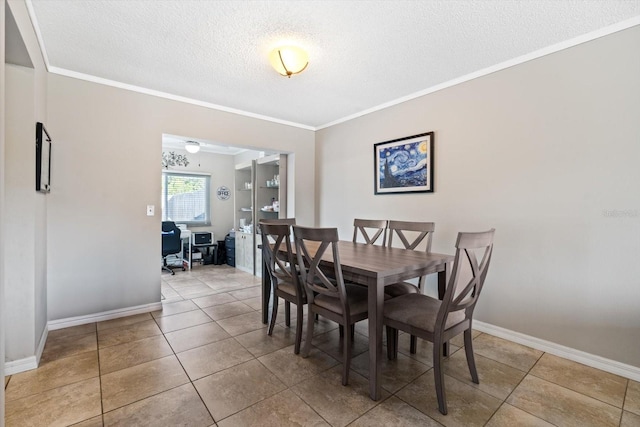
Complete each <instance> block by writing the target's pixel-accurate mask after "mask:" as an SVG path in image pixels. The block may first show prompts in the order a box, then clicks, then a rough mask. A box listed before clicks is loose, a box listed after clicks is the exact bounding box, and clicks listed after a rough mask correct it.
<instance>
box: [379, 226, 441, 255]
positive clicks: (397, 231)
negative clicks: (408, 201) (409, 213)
mask: <svg viewBox="0 0 640 427" xmlns="http://www.w3.org/2000/svg"><path fill="white" fill-rule="evenodd" d="M387 228H388V229H389V241H388V246H389V247H391V246H392V245H393V237H394V235H396V236H398V238H399V239H400V241H401V242H402V244H403V245H404V248H405V249H411V250H415V249H416V248H417V247H418V245H419V244H420V243H422V242H423V241H424V240H425V238H426V248H425V250H426V251H427V252H431V239H432V236H433V232H434V231H435V229H436V226H435V223H433V222H413V221H389V225H388V227H387ZM407 231H410V232H417V233H419V234H418V235H417V236H412V237H413V238H412V239H411V240H409V237H408V235H407V234H405V232H407Z"/></svg>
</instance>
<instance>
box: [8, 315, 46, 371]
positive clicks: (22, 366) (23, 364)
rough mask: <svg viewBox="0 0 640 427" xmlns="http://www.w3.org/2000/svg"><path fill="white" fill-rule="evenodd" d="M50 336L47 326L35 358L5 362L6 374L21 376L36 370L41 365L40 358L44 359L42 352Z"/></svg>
mask: <svg viewBox="0 0 640 427" xmlns="http://www.w3.org/2000/svg"><path fill="white" fill-rule="evenodd" d="M48 335H49V329H48V328H47V325H45V326H44V330H43V331H42V335H41V336H40V342H39V343H38V348H36V354H35V355H33V356H29V357H25V358H23V359H19V360H12V361H11V362H5V364H4V374H5V375H15V374H19V373H20V372H25V371H30V370H32V369H36V368H37V367H38V365H39V364H40V358H41V357H42V352H43V351H44V345H45V343H46V342H47V336H48Z"/></svg>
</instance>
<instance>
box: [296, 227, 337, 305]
mask: <svg viewBox="0 0 640 427" xmlns="http://www.w3.org/2000/svg"><path fill="white" fill-rule="evenodd" d="M293 234H294V240H295V244H296V256H297V259H298V265H299V266H301V267H300V270H301V272H300V275H301V277H302V282H303V283H304V286H305V287H306V290H307V298H308V302H309V304H312V303H313V296H314V292H315V293H318V294H322V295H327V296H330V297H333V298H339V299H340V301H341V303H342V305H343V306H344V307H346V310H345V312H346V314H347V315H348V304H347V296H346V290H345V286H344V279H343V276H342V267H341V265H340V255H339V253H338V229H337V228H312V227H302V226H294V227H293ZM327 252H329V253H330V254H331V258H332V261H333V271H332V273H333V277H334V278H330V277H328V276H327V274H326V273H325V270H323V268H322V258H323V256H324V255H325V253H327ZM302 266H305V267H304V268H303V267H302Z"/></svg>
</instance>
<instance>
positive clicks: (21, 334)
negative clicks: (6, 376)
mask: <svg viewBox="0 0 640 427" xmlns="http://www.w3.org/2000/svg"><path fill="white" fill-rule="evenodd" d="M9 7H10V10H11V13H12V16H13V18H15V22H16V24H17V27H18V30H19V32H20V37H21V38H22V40H23V42H24V47H25V48H26V50H27V54H28V56H29V57H30V59H31V63H32V64H33V68H25V67H21V66H14V65H8V64H7V65H5V84H6V93H5V102H6V107H7V108H6V112H5V115H6V116H5V120H6V126H5V127H3V129H4V133H5V135H4V137H5V156H6V158H5V162H4V169H5V172H4V173H5V202H6V208H5V212H4V215H3V225H4V227H5V234H4V236H3V243H4V245H5V248H10V249H9V250H6V252H5V254H4V262H5V265H6V266H7V268H6V269H3V274H4V280H5V299H6V300H5V305H6V312H5V313H6V314H5V316H6V321H7V323H8V324H10V325H12V327H11V328H10V329H8V330H7V331H6V349H5V350H6V355H5V358H6V360H7V361H17V360H20V359H25V358H28V357H32V356H34V355H36V350H37V348H38V344H39V343H40V342H41V340H42V338H43V336H44V335H43V334H44V333H45V328H46V322H47V282H46V274H47V265H46V242H47V228H46V215H47V196H46V195H45V194H42V193H38V192H36V191H35V160H34V159H35V144H34V142H35V141H34V138H35V126H36V122H37V121H41V122H45V123H46V68H45V65H44V62H43V60H42V56H41V54H40V48H39V45H38V42H37V39H36V36H35V33H34V31H33V28H32V26H31V20H30V18H29V15H28V12H27V9H26V5H25V4H24V3H23V2H9Z"/></svg>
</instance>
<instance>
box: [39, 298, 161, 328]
mask: <svg viewBox="0 0 640 427" xmlns="http://www.w3.org/2000/svg"><path fill="white" fill-rule="evenodd" d="M158 310H162V303H161V302H153V303H151V304H144V305H137V306H134V307H127V308H119V309H117V310H109V311H103V312H101V313H94V314H87V315H86V316H76V317H68V318H66V319H57V320H50V321H49V322H48V323H47V326H48V327H49V330H50V331H55V330H56V329H62V328H68V327H71V326H78V325H86V324H87V323H93V322H102V321H105V320H111V319H117V318H119V317H125V316H132V315H134V314H142V313H150V312H152V311H158Z"/></svg>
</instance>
